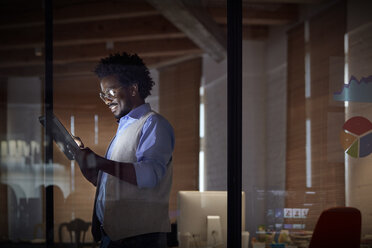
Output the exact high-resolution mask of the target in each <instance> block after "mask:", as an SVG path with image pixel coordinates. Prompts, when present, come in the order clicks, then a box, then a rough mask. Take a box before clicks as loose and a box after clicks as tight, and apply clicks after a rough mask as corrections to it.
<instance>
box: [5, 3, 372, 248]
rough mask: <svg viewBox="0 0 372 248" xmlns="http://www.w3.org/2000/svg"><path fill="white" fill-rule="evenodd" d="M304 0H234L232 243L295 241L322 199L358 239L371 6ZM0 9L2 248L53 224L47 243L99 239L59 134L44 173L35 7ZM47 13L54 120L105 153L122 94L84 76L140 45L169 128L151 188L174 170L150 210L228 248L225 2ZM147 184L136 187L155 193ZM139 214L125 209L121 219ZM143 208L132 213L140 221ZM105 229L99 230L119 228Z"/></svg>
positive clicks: (182, 235)
mask: <svg viewBox="0 0 372 248" xmlns="http://www.w3.org/2000/svg"><path fill="white" fill-rule="evenodd" d="M292 2H293V1H292ZM299 2H301V3H299ZM305 2H306V3H305ZM310 2H311V3H310ZM315 2H316V1H297V2H296V3H286V1H284V2H283V1H279V2H278V1H272V2H270V1H264V2H252V1H243V19H242V21H243V29H242V32H243V41H242V42H243V52H242V58H243V60H242V66H243V74H242V78H243V89H242V97H243V98H242V99H243V102H242V117H243V121H242V125H243V130H242V131H243V134H242V137H241V138H242V144H243V150H242V160H243V162H242V175H241V176H242V199H243V204H242V208H243V209H242V227H243V228H242V247H244V248H252V247H253V248H259V247H267V248H271V247H291V248H294V247H297V248H305V247H308V246H309V243H310V241H311V239H312V237H313V234H314V233H315V232H316V225H317V222H318V220H319V218H320V216H321V214H322V213H323V212H324V211H325V210H327V209H330V208H334V207H343V208H344V207H352V208H356V209H358V210H359V211H360V213H361V246H362V247H370V246H371V232H372V230H371V228H372V226H371V225H372V221H371V219H370V216H371V213H370V212H371V209H372V206H371V199H370V198H371V197H370V194H369V190H370V183H369V178H370V174H371V169H370V153H371V132H370V130H371V126H372V125H371V120H372V116H371V113H370V112H371V111H370V109H371V108H370V107H371V103H370V102H371V100H370V99H372V98H371V96H370V94H371V93H370V92H371V90H370V86H369V85H370V84H371V77H372V76H371V75H372V74H371V73H372V72H371V71H370V68H371V56H370V55H371V52H370V51H371V45H370V44H371V35H370V34H371V27H372V25H371V22H372V19H371V17H370V13H369V10H370V9H371V8H372V6H371V4H370V3H367V1H322V2H316V3H315ZM0 6H1V7H0V13H2V15H0V19H1V20H2V21H1V24H0V31H1V32H2V35H1V37H2V39H1V40H0V44H1V46H0V55H1V56H0V88H1V95H0V108H1V111H0V116H1V122H0V147H1V161H0V163H1V164H0V180H1V181H0V212H1V215H0V224H1V225H0V246H4V247H28V246H29V247H46V246H47V245H46V233H47V232H48V231H49V232H50V231H53V236H54V246H55V247H77V246H83V247H88V246H89V247H99V243H97V242H95V241H94V239H93V236H92V227H94V226H95V224H94V223H93V222H92V215H93V213H94V211H96V210H95V209H94V207H95V206H96V207H97V205H96V201H95V199H96V196H98V195H99V194H102V192H103V191H102V190H101V189H100V188H98V193H96V192H97V185H94V183H91V182H90V181H89V180H87V179H86V176H84V174H83V173H82V170H81V166H82V164H79V163H77V162H76V161H75V160H71V161H70V160H68V159H67V158H66V156H65V155H64V153H63V152H62V151H61V150H60V149H59V148H58V146H57V145H56V144H54V145H53V147H54V149H53V154H54V156H53V164H52V166H53V170H51V167H50V166H47V165H46V164H45V161H44V159H43V158H44V155H45V151H46V150H45V146H44V145H43V140H44V131H43V129H42V126H41V125H40V123H39V120H38V117H39V116H40V115H43V114H44V107H45V104H44V95H43V94H44V93H43V92H44V88H45V82H44V77H45V76H44V73H45V71H44V66H45V65H44V56H45V49H44V13H43V11H44V3H43V2H42V1H37V2H35V1H32V3H31V2H27V1H2V3H0ZM53 10H54V13H53V14H54V23H53V32H54V38H53V43H54V47H53V52H54V67H53V75H54V77H53V104H54V109H53V112H54V114H55V115H56V116H57V117H58V118H59V120H60V121H61V123H62V124H63V125H64V126H65V127H66V129H67V130H68V131H69V132H70V133H71V134H72V135H75V136H78V137H80V138H81V140H82V141H83V143H84V145H85V147H89V148H90V149H91V150H92V151H93V152H94V153H95V154H96V155H97V156H100V157H106V158H107V159H109V160H113V159H110V158H111V157H110V155H108V154H107V152H108V150H109V149H108V148H109V147H110V144H111V141H112V139H113V138H114V139H115V136H117V135H120V134H119V133H117V130H118V129H120V125H118V123H120V121H119V122H118V118H115V116H114V115H113V113H112V112H115V106H114V105H110V104H108V102H110V101H112V100H113V99H111V98H115V97H117V93H118V92H119V91H115V92H114V93H112V94H111V93H110V91H105V88H104V87H103V88H102V85H101V83H102V78H104V77H101V78H99V77H97V75H96V74H95V73H94V70H95V68H96V66H97V64H98V63H99V62H100V60H101V59H102V58H106V57H108V56H109V55H110V54H116V53H122V52H127V53H130V54H135V53H136V54H138V55H139V57H140V58H141V59H143V62H144V63H145V64H146V66H147V68H148V70H149V75H150V77H151V78H152V81H154V83H155V84H154V86H153V87H152V90H151V95H149V96H147V97H145V102H146V103H149V104H150V106H151V109H152V110H153V111H155V112H157V113H159V114H160V115H162V116H163V117H164V118H165V119H166V120H167V121H168V122H169V123H170V124H171V126H172V129H173V133H174V137H175V138H174V139H175V145H174V148H173V147H172V149H171V150H172V159H171V166H170V163H167V164H166V166H165V167H160V168H163V169H164V168H165V169H164V170H163V171H162V169H160V170H157V169H153V171H152V172H151V173H153V174H156V176H159V178H160V181H159V182H161V180H162V179H163V178H164V175H165V173H164V172H165V171H170V169H171V170H172V186H171V188H170V189H169V188H167V190H169V201H168V199H167V204H163V207H162V208H161V209H162V210H163V212H162V213H163V214H164V212H166V213H165V216H169V223H167V231H166V238H167V240H166V243H167V246H168V247H187V248H194V247H195V248H196V247H198V248H201V247H226V241H227V240H226V238H227V237H226V233H227V224H226V223H227V220H226V218H227V197H228V196H227V194H226V192H227V190H228V186H227V185H228V178H227V174H228V172H227V169H228V166H227V150H228V142H227V141H228V129H227V128H228V127H227V126H228V106H227V103H228V99H227V98H228V96H227V79H228V75H227V58H226V52H227V51H226V44H225V41H226V35H227V33H226V28H227V18H226V1H212V0H203V1H157V0H148V1H144V0H143V1H130V0H122V1H103V0H102V1H89V0H81V1H67V0H54V1H53ZM106 76H107V75H106ZM120 80H122V81H123V82H124V81H125V82H126V81H130V80H128V78H125V80H124V79H123V78H121V79H120ZM133 81H135V80H133ZM131 82H132V81H131ZM126 87H127V86H126ZM116 90H117V89H116ZM102 91H104V92H102ZM124 91H125V90H124ZM120 92H121V91H120ZM100 93H103V94H101V97H100ZM135 93H136V92H135ZM110 94H111V96H110ZM127 97H128V96H127ZM101 98H103V100H104V101H102V99H101ZM109 100H110V101H109ZM130 107H133V106H130ZM131 110H132V109H131ZM121 117H122V116H121ZM132 117H133V116H132ZM119 119H120V118H119ZM148 124H149V123H148ZM146 125H147V124H146ZM149 125H150V124H149ZM142 128H143V127H142ZM141 130H142V129H141ZM169 130H170V129H169ZM169 130H168V131H169ZM138 135H139V136H138V137H142V135H143V133H139V134H138ZM136 137H137V136H136ZM154 142H155V141H154ZM162 147H163V146H162ZM141 149H142V148H140V147H136V151H137V150H141ZM124 150H125V149H124ZM124 150H123V151H124ZM162 153H164V150H160V151H159V152H158V154H162ZM138 156H139V155H138ZM139 157H140V156H139ZM136 159H137V160H140V159H139V158H138V157H137V154H136ZM99 161H101V160H100V159H97V157H95V159H93V160H90V161H89V163H88V164H89V165H94V164H97V163H99ZM169 161H170V160H169ZM169 161H167V162H169ZM121 162H123V161H121ZM137 162H140V161H135V162H133V163H137ZM152 168H155V167H152ZM118 170H119V171H120V169H118ZM51 172H52V176H50V174H51ZM100 173H101V174H99V177H100V178H101V177H102V174H103V169H102V170H101V172H100ZM115 173H116V172H112V174H115ZM107 174H109V173H108V172H107ZM124 174H125V173H124ZM109 175H111V174H109ZM117 175H118V174H115V175H113V176H114V177H115V176H117ZM128 175H129V174H128ZM132 175H133V174H132ZM134 175H135V176H136V180H142V179H141V177H142V176H143V174H140V173H137V174H134ZM138 175H141V176H138ZM97 176H98V175H97ZM107 176H108V175H107ZM108 177H109V176H108ZM117 177H118V178H119V179H120V180H122V181H125V180H124V179H121V178H120V177H119V176H117ZM168 179H169V178H168ZM100 180H101V179H100ZM120 180H119V181H115V182H116V183H117V185H122V184H124V183H123V182H122V181H120ZM92 181H93V180H92ZM106 182H107V181H106ZM168 182H170V180H169V181H168ZM125 183H127V181H125ZM137 183H138V182H137ZM109 184H110V183H109ZM100 185H102V183H101V181H99V182H98V187H100ZM104 185H107V184H104ZM156 185H158V184H156ZM137 186H138V184H137ZM47 187H50V188H52V189H53V203H54V204H53V210H54V216H53V222H54V229H53V230H46V224H45V223H46V216H45V213H46V209H45V208H46V205H47V204H46V203H47V200H48V199H46V193H45V192H46V188H47ZM107 187H109V186H107ZM118 187H119V186H118ZM128 187H129V186H128ZM131 187H132V186H131ZM138 188H140V187H138ZM145 188H146V189H144V190H143V191H141V190H142V189H139V190H140V191H141V192H145V191H148V192H150V191H151V190H153V188H154V187H147V186H145ZM155 188H156V187H155ZM120 190H122V188H120ZM120 190H119V191H115V190H113V191H112V192H116V193H118V192H121V191H120ZM136 190H137V188H136ZM100 192H101V193H100ZM110 192H111V191H109V194H110ZM144 194H147V193H144ZM113 195H114V194H111V195H110V196H112V197H114V196H113ZM139 195H140V194H139ZM101 196H102V195H101ZM101 196H99V197H101ZM116 196H119V195H115V197H116ZM147 196H148V198H146V197H143V198H141V200H144V199H145V200H148V201H149V202H150V203H151V204H150V203H149V204H148V208H147V209H151V210H147V214H149V216H151V218H152V217H153V216H154V215H155V214H153V215H151V214H152V213H155V212H156V210H155V209H154V206H155V205H156V203H154V202H156V201H155V200H154V199H150V198H151V197H153V195H152V194H148V195H147ZM115 197H114V198H115ZM166 197H168V196H166ZM119 198H120V197H119ZM49 199H50V198H49ZM108 199H109V198H108ZM164 199H165V198H164ZM164 199H163V200H164ZM130 200H134V199H130ZM150 200H151V201H150ZM118 202H119V201H118ZM129 202H130V201H129ZM168 202H169V204H168ZM126 203H127V204H129V203H128V201H127V202H126ZM125 205H126V204H123V208H124V207H125ZM134 206H135V205H134ZM141 206H142V207H143V205H141ZM149 206H150V207H149ZM141 211H142V209H140V208H138V209H136V208H134V210H133V213H134V214H133V216H136V215H137V214H138V213H143V212H141ZM152 211H154V212H152ZM222 212H223V213H222ZM96 213H97V212H96ZM139 215H140V214H139ZM141 216H142V219H141ZM141 216H138V219H140V220H141V221H139V223H147V222H146V218H144V217H143V216H144V215H141ZM111 217H112V219H115V218H116V219H120V218H122V214H121V213H120V214H119V213H116V214H113V215H111ZM136 217H137V216H136ZM166 219H167V218H166ZM340 219H343V218H340ZM107 223H109V224H111V223H117V222H115V221H112V220H111V223H110V221H109V220H108V221H107V222H106V224H107ZM123 223H124V222H123ZM328 223H331V224H332V223H333V222H332V221H328ZM106 224H105V223H103V231H102V234H105V233H106V234H107V233H109V235H108V236H110V235H111V239H112V240H122V239H124V238H127V236H126V237H124V236H123V235H122V234H119V235H118V236H116V235H114V234H113V233H114V232H113V231H112V230H110V225H109V226H107V225H106ZM168 224H169V225H168ZM341 224H343V223H340V225H339V226H340V227H341ZM113 225H115V224H113ZM195 225H197V226H198V227H197V228H196V227H195ZM98 227H99V226H98ZM168 227H169V228H168ZM185 228H186V229H185ZM348 228H351V225H349V226H346V227H345V228H343V230H346V232H348ZM126 229H128V230H127V231H128V232H129V233H131V232H136V230H138V229H136V227H134V226H129V227H126ZM329 229H330V230H336V229H334V228H329ZM357 229H358V228H354V229H353V230H357ZM99 232H101V231H99ZM145 233H146V232H145ZM137 234H138V233H137ZM131 235H132V234H130V235H129V236H131ZM330 235H331V234H330ZM348 235H349V234H348ZM350 235H352V231H350ZM129 236H128V237H129ZM132 236H136V235H134V234H133V235H132ZM341 236H342V235H341ZM120 242H121V241H120Z"/></svg>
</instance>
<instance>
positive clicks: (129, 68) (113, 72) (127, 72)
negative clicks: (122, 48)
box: [94, 52, 155, 99]
mask: <svg viewBox="0 0 372 248" xmlns="http://www.w3.org/2000/svg"><path fill="white" fill-rule="evenodd" d="M94 73H95V74H96V75H97V76H98V77H99V78H100V79H102V78H104V77H107V76H116V77H117V79H118V80H119V82H120V83H121V84H122V85H124V86H130V85H132V84H137V85H138V91H139V94H140V96H141V98H142V99H145V98H146V97H148V96H149V95H151V93H150V91H151V89H152V87H153V86H154V84H155V83H154V81H153V80H152V78H151V77H150V73H149V70H148V68H147V67H146V65H145V64H144V63H143V61H142V59H141V58H140V57H139V56H138V55H137V54H128V53H125V52H123V53H122V54H120V53H115V54H110V55H109V56H108V57H106V58H103V59H101V60H100V62H99V63H98V65H97V66H96V68H95V69H94Z"/></svg>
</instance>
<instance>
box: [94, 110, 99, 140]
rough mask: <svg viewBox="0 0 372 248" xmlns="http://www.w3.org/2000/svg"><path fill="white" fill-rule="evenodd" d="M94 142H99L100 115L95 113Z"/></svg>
mask: <svg viewBox="0 0 372 248" xmlns="http://www.w3.org/2000/svg"><path fill="white" fill-rule="evenodd" d="M94 144H95V145H97V144H98V115H94Z"/></svg>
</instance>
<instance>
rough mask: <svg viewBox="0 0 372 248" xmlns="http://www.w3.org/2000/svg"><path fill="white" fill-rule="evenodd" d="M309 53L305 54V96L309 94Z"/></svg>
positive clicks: (308, 96)
mask: <svg viewBox="0 0 372 248" xmlns="http://www.w3.org/2000/svg"><path fill="white" fill-rule="evenodd" d="M310 82H311V77H310V53H308V52H307V53H306V54H305V97H306V98H310V96H311V83H310Z"/></svg>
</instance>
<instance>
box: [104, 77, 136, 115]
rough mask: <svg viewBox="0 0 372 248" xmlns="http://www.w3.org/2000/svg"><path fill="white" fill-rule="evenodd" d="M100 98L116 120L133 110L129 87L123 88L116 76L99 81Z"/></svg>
mask: <svg viewBox="0 0 372 248" xmlns="http://www.w3.org/2000/svg"><path fill="white" fill-rule="evenodd" d="M100 83H101V91H102V92H101V94H100V95H101V98H102V100H103V101H104V102H105V104H106V105H107V106H108V107H109V108H110V110H111V112H112V113H113V114H114V116H115V118H116V119H120V118H121V117H123V116H124V115H126V114H128V113H129V112H130V111H131V110H132V109H133V108H134V106H133V101H132V98H131V93H130V86H129V87H128V86H123V85H122V84H120V83H119V80H118V79H117V77H116V76H107V77H104V78H102V80H101V82H100ZM102 93H103V94H102Z"/></svg>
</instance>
